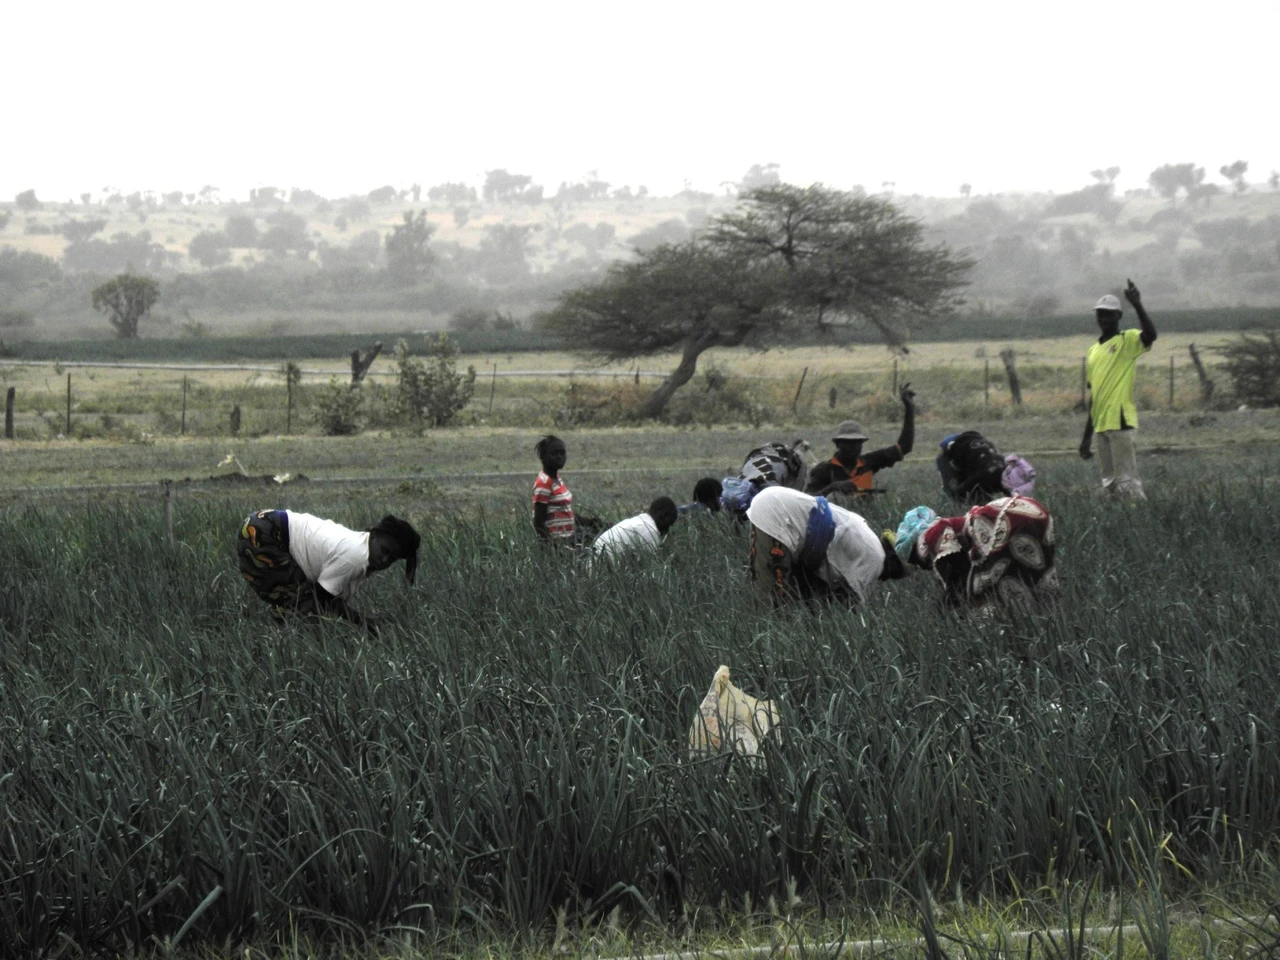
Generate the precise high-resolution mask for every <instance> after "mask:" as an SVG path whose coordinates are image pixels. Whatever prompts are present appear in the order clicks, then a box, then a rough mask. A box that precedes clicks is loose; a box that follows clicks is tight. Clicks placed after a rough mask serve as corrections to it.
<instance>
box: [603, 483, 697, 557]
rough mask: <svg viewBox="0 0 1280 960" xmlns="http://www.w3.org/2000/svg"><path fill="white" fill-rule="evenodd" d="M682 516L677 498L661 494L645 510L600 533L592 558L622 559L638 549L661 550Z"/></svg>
mask: <svg viewBox="0 0 1280 960" xmlns="http://www.w3.org/2000/svg"><path fill="white" fill-rule="evenodd" d="M679 516H680V513H679V509H678V508H677V507H676V502H675V501H674V500H672V499H671V498H670V497H658V498H657V499H656V500H654V501H653V503H651V504H649V509H648V510H646V511H645V512H644V513H641V514H637V515H636V516H634V517H631V518H629V519H627V520H623V521H621V522H620V523H615V524H614V525H613V526H612V527H610V528H609V529H608V530H606V531H605V532H604V533H602V534H600V536H598V537H596V539H595V542H594V543H593V544H591V550H592V560H594V561H600V560H621V559H622V558H623V557H625V556H627V555H628V554H630V553H633V552H636V551H640V550H657V549H658V545H659V544H660V543H661V542H662V538H663V537H665V536H666V535H667V531H668V530H670V529H671V528H672V527H673V526H675V522H676V520H677V519H678V518H679Z"/></svg>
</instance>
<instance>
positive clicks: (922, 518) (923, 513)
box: [893, 507, 938, 563]
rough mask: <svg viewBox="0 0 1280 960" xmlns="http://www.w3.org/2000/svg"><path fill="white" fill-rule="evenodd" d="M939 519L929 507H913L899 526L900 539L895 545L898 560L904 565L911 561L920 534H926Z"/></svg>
mask: <svg viewBox="0 0 1280 960" xmlns="http://www.w3.org/2000/svg"><path fill="white" fill-rule="evenodd" d="M937 519H938V515H937V514H936V513H934V512H933V511H932V510H930V509H929V508H928V507H913V508H912V509H910V510H908V511H907V515H906V516H905V517H903V518H902V523H900V524H898V538H897V540H895V541H894V544H893V549H894V551H895V552H896V553H897V554H898V559H900V560H901V561H902V562H903V563H907V562H908V561H909V560H910V558H911V552H912V551H913V550H914V549H915V546H916V541H917V540H919V539H920V534H922V533H924V532H925V530H927V529H928V527H929V525H930V524H931V523H933V521H935V520H937Z"/></svg>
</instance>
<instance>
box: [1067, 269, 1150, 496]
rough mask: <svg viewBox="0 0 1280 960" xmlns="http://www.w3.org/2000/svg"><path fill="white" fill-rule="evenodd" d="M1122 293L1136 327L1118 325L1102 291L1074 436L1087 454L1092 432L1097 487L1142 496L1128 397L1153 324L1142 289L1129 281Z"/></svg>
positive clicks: (1116, 306) (1112, 300) (1113, 301)
mask: <svg viewBox="0 0 1280 960" xmlns="http://www.w3.org/2000/svg"><path fill="white" fill-rule="evenodd" d="M1124 297H1125V299H1126V300H1128V301H1129V302H1130V303H1131V304H1133V309H1134V311H1135V312H1136V313H1137V314H1138V323H1140V324H1141V325H1142V329H1141V330H1124V331H1121V329H1120V317H1121V316H1122V315H1123V314H1124V308H1123V307H1121V306H1120V300H1119V299H1118V298H1117V297H1114V296H1112V295H1111V294H1107V295H1106V296H1105V297H1103V298H1102V299H1101V300H1099V301H1098V304H1097V306H1095V307H1094V313H1095V314H1096V315H1097V317H1098V328H1099V329H1100V330H1101V331H1102V336H1100V337H1099V338H1098V342H1097V343H1095V344H1094V345H1093V346H1092V347H1090V348H1089V358H1088V360H1087V362H1086V370H1087V375H1088V381H1089V391H1090V403H1089V417H1088V419H1086V420H1085V424H1084V439H1083V440H1081V441H1080V456H1081V457H1083V458H1084V459H1085V460H1088V459H1090V458H1091V457H1092V456H1093V450H1092V443H1093V435H1094V434H1095V433H1096V434H1097V435H1098V453H1099V459H1100V463H1099V466H1100V467H1101V468H1102V488H1103V489H1104V490H1108V491H1110V492H1111V493H1114V494H1117V495H1119V496H1124V497H1134V498H1135V499H1138V500H1145V499H1146V497H1147V495H1146V494H1145V493H1143V491H1142V481H1141V480H1140V479H1138V458H1137V454H1136V452H1135V450H1134V442H1133V437H1134V433H1135V432H1136V431H1137V429H1138V408H1137V407H1136V406H1135V405H1134V402H1133V377H1134V373H1135V369H1136V367H1137V364H1138V357H1140V356H1142V354H1144V353H1146V352H1147V351H1148V350H1150V349H1151V345H1152V344H1153V343H1155V342H1156V328H1155V325H1154V324H1153V323H1152V322H1151V318H1150V317H1149V316H1147V311H1146V309H1145V308H1144V307H1143V306H1142V294H1140V293H1138V288H1137V287H1135V286H1134V285H1133V281H1132V280H1130V281H1129V286H1128V287H1126V288H1125V291H1124Z"/></svg>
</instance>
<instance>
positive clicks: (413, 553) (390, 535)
mask: <svg viewBox="0 0 1280 960" xmlns="http://www.w3.org/2000/svg"><path fill="white" fill-rule="evenodd" d="M369 532H370V533H377V534H381V535H382V536H384V537H386V538H387V539H389V540H390V541H391V542H392V543H393V544H395V559H396V560H403V561H404V576H405V579H406V580H408V581H409V585H410V586H412V585H413V578H414V577H415V576H416V575H417V573H418V547H419V546H420V545H421V544H422V537H420V536H418V531H417V530H415V529H413V525H412V524H411V523H409V521H407V520H401V519H400V518H399V517H393V516H392V515H391V514H387V515H386V516H385V517H383V518H382V519H381V520H379V521H378V522H377V523H376V524H374V525H373V526H372V527H371V528H370V529H369Z"/></svg>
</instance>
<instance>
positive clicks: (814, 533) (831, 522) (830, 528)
mask: <svg viewBox="0 0 1280 960" xmlns="http://www.w3.org/2000/svg"><path fill="white" fill-rule="evenodd" d="M835 535H836V519H835V517H834V516H833V515H832V513H831V504H830V503H828V502H827V498H826V497H814V498H813V508H812V509H811V510H810V511H809V521H808V523H807V524H806V525H805V531H804V546H802V547H801V548H800V563H801V564H802V565H803V566H805V567H808V568H809V569H810V570H814V569H817V568H818V567H820V566H821V565H822V562H823V561H824V560H826V559H827V547H829V546H831V541H832V540H834V539H835Z"/></svg>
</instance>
